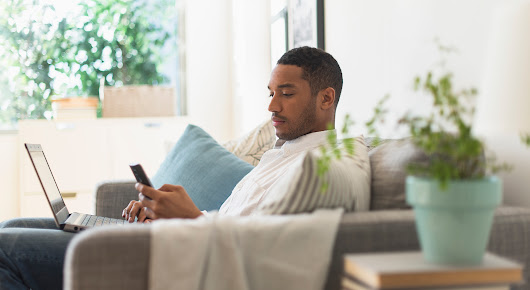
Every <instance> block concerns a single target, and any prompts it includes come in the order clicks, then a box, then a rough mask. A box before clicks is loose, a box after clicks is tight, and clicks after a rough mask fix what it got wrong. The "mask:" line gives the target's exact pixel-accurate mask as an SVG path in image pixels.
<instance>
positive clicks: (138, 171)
mask: <svg viewBox="0 0 530 290" xmlns="http://www.w3.org/2000/svg"><path fill="white" fill-rule="evenodd" d="M129 167H131V170H132V172H133V174H134V177H136V181H138V182H139V183H141V184H144V185H147V186H151V187H153V184H152V183H151V181H150V180H149V178H148V177H147V174H145V171H144V169H143V168H142V165H140V164H129Z"/></svg>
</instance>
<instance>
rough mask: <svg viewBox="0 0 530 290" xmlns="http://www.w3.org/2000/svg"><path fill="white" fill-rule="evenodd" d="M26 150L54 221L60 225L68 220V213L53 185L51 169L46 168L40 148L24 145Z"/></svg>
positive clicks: (57, 190)
mask: <svg viewBox="0 0 530 290" xmlns="http://www.w3.org/2000/svg"><path fill="white" fill-rule="evenodd" d="M26 148H27V149H28V153H29V155H30V158H31V161H32V162H33V167H34V168H35V171H36V172H37V175H38V177H39V180H40V182H41V185H42V189H43V190H44V193H45V194H46V196H47V198H48V202H49V203H50V206H51V208H52V211H53V213H54V215H55V218H56V221H57V222H58V223H59V224H61V223H63V222H64V221H65V220H66V219H67V218H68V214H69V213H68V210H67V209H66V205H65V204H64V201H63V198H62V196H61V193H60V192H59V188H58V187H57V184H56V183H55V179H54V178H53V174H52V172H51V169H50V167H49V166H48V162H47V161H46V157H45V156H44V152H43V151H42V148H41V146H40V145H37V144H26Z"/></svg>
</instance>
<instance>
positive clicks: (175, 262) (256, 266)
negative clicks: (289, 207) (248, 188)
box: [149, 209, 343, 290]
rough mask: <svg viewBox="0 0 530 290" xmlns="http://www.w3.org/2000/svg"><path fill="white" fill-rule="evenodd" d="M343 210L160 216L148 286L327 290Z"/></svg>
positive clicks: (154, 232) (154, 231)
mask: <svg viewBox="0 0 530 290" xmlns="http://www.w3.org/2000/svg"><path fill="white" fill-rule="evenodd" d="M342 212H343V210H342V209H336V210H318V211H316V212H314V213H311V214H298V215H284V216H257V215H256V216H248V217H234V216H222V215H219V214H216V213H214V214H210V215H208V216H204V217H201V218H199V219H196V220H182V219H172V220H160V221H156V222H154V223H153V224H152V231H151V253H150V257H151V260H150V267H149V269H150V272H149V289H160V290H162V289H163V290H167V289H186V290H193V289H219V290H223V289H230V290H243V289H253V290H259V289H293V290H294V289H304V290H308V289H322V288H323V286H324V283H325V279H326V275H327V271H328V266H329V263H330V260H331V253H332V248H333V243H334V239H335V234H336V231H337V228H338V225H339V222H340V219H341V216H342Z"/></svg>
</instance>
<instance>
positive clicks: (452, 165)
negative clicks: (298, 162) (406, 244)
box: [322, 46, 530, 265]
mask: <svg viewBox="0 0 530 290" xmlns="http://www.w3.org/2000/svg"><path fill="white" fill-rule="evenodd" d="M440 50H441V52H449V51H450V49H448V48H445V47H442V46H440ZM444 63H445V62H444V61H442V62H441V64H442V65H441V67H442V68H443V67H444ZM452 77H453V75H452V74H451V73H448V72H442V73H439V74H437V75H436V74H435V73H433V72H432V71H429V72H427V74H426V75H425V76H424V77H416V79H415V80H414V88H415V90H416V91H421V92H424V93H426V95H428V96H429V97H431V98H432V104H433V107H432V112H429V113H428V114H425V115H416V114H411V113H407V114H406V115H405V116H404V117H402V118H401V119H400V120H399V123H398V125H399V126H406V127H408V130H409V133H410V141H411V142H412V143H413V144H414V145H415V146H416V147H417V148H419V149H420V150H422V151H423V152H424V153H425V154H426V155H427V156H428V158H427V161H425V162H424V163H416V164H409V166H408V168H407V169H408V172H409V176H408V177H407V180H406V201H407V203H409V204H410V205H411V206H412V207H413V210H414V213H415V219H416V228H417V232H418V236H419V241H420V245H421V248H422V252H423V255H424V258H425V259H426V260H427V261H428V262H432V263H438V264H454V265H473V264H479V263H481V261H482V258H483V256H484V253H485V250H486V246H487V243H488V240H489V234H490V230H491V226H492V221H493V216H494V211H495V208H496V207H497V206H498V205H500V203H501V201H502V183H501V180H500V179H499V178H497V177H496V176H495V175H494V174H495V173H497V172H498V171H501V170H509V169H510V166H509V165H507V164H504V163H503V164H499V163H497V162H496V161H495V158H494V157H491V158H486V157H485V146H484V143H483V141H482V140H480V139H479V138H477V137H476V136H474V135H473V130H472V120H473V114H474V109H473V108H472V102H471V101H472V99H473V98H474V97H475V96H476V94H477V90H476V89H474V88H471V89H464V90H459V91H457V90H455V89H454V87H453V82H452ZM387 99H388V96H385V97H384V98H383V99H382V100H381V101H380V102H379V103H378V104H377V106H376V108H375V110H374V117H373V118H372V119H371V120H370V121H368V122H367V123H366V126H367V128H368V133H369V134H372V136H373V134H375V135H377V130H376V123H379V122H381V120H383V119H384V115H385V113H386V112H387V109H385V108H384V103H385V101H386V100H387ZM347 118H349V117H347ZM348 120H349V119H347V122H345V123H346V124H345V125H346V126H345V127H347V126H348V125H349V122H350V121H348ZM345 131H347V130H346V129H343V133H344V132H345ZM376 139H378V138H377V137H376ZM522 140H523V142H525V143H526V144H528V145H529V146H530V136H522ZM340 151H344V150H340ZM340 151H339V150H338V149H337V147H336V146H335V147H334V146H332V144H331V143H330V144H328V147H327V148H325V149H323V150H322V152H323V156H324V157H323V159H325V160H324V161H326V162H323V163H324V164H326V163H328V162H329V160H330V158H340V154H341V152H340ZM346 153H347V152H346ZM322 167H323V170H324V171H325V168H326V166H322Z"/></svg>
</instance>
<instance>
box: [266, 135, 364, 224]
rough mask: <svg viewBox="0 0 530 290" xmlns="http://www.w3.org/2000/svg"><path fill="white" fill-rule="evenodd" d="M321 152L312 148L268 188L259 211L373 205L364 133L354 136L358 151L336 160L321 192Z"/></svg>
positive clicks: (287, 211) (276, 212)
mask: <svg viewBox="0 0 530 290" xmlns="http://www.w3.org/2000/svg"><path fill="white" fill-rule="evenodd" d="M318 157H319V151H318V150H314V151H309V152H307V153H306V155H305V157H304V158H302V159H301V160H300V162H299V163H297V164H295V165H293V168H291V169H289V170H288V171H287V173H286V174H285V175H284V176H282V178H280V179H279V180H278V181H277V182H276V183H274V185H273V186H272V187H271V188H270V189H269V191H268V193H267V194H266V196H265V197H264V199H263V200H262V202H261V203H260V205H259V206H258V209H257V212H256V213H257V214H296V213H302V212H312V211H314V210H316V209H318V208H337V207H342V208H344V209H345V210H346V211H353V210H355V211H364V210H368V209H369V206H370V180H371V179H370V177H371V176H370V174H371V171H370V162H369V160H368V152H367V149H366V145H365V143H364V138H363V137H362V136H360V137H357V138H355V154H354V155H353V156H343V157H342V158H341V159H339V160H336V159H335V160H333V161H332V162H331V164H330V167H329V171H328V172H327V173H326V175H325V178H327V182H328V188H327V190H326V191H325V192H322V190H321V185H322V182H323V179H322V178H319V176H318V175H317V159H318Z"/></svg>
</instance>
